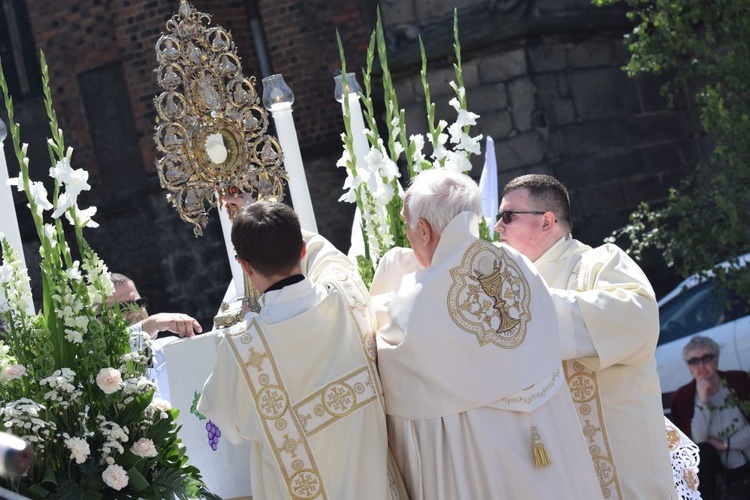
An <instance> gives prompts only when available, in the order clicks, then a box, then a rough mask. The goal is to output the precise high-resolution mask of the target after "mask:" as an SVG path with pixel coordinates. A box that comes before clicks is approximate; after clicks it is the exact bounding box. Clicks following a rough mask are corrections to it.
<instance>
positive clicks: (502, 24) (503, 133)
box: [382, 0, 701, 292]
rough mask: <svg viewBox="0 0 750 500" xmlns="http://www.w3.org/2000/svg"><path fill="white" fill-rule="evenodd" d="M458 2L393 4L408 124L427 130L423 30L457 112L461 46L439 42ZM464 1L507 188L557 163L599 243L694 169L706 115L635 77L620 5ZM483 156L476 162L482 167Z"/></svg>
mask: <svg viewBox="0 0 750 500" xmlns="http://www.w3.org/2000/svg"><path fill="white" fill-rule="evenodd" d="M452 5H454V4H453V3H451V2H445V1H441V0H435V1H425V2H421V1H413V2H400V1H393V2H384V3H383V4H382V8H383V17H384V19H387V20H389V22H390V23H391V24H390V25H389V33H390V38H389V39H390V40H391V41H392V43H393V44H394V47H393V48H392V51H393V52H394V53H398V54H399V59H398V60H397V64H398V65H399V66H398V67H397V68H395V69H394V68H391V69H392V71H394V73H395V76H394V81H395V82H396V86H397V93H398V95H399V104H400V105H401V106H403V107H404V108H405V109H406V114H407V130H408V133H409V134H411V133H425V132H426V130H427V125H426V118H425V112H424V109H425V105H424V92H423V90H422V83H421V80H420V77H419V74H418V65H417V64H418V56H417V54H416V53H415V51H414V48H413V47H414V46H415V45H416V44H417V42H416V41H415V40H413V37H414V35H415V34H416V33H421V35H422V37H423V39H424V40H425V46H426V48H427V51H428V54H429V53H430V52H431V56H430V58H429V59H430V60H429V66H428V80H429V82H430V85H431V94H432V98H433V101H435V103H436V109H437V115H438V118H443V119H445V120H446V121H448V123H451V122H453V121H455V117H456V113H455V111H454V110H453V109H452V108H451V107H450V106H448V104H447V102H448V100H449V99H450V98H452V97H453V96H454V94H453V90H452V89H451V88H450V87H449V86H448V82H450V81H451V80H455V76H454V71H453V69H452V66H451V64H452V62H453V54H452V52H449V51H450V50H451V48H450V46H449V45H448V47H444V48H443V50H442V52H441V51H440V50H439V49H438V48H437V47H435V44H433V43H432V40H439V41H440V42H441V43H442V44H443V45H447V43H446V42H449V41H450V40H449V38H450V35H451V25H452ZM462 5H463V6H465V7H464V8H463V10H460V11H459V25H460V28H459V31H460V35H461V40H462V48H463V57H462V62H463V77H464V82H465V86H466V89H467V96H468V104H469V109H470V110H471V111H473V112H475V113H477V114H479V115H480V118H479V119H478V122H477V127H476V131H477V132H479V133H482V134H484V135H485V136H491V137H492V138H493V139H494V141H495V152H496V157H497V158H496V159H497V164H498V171H499V176H498V177H499V188H500V191H502V188H503V186H504V185H505V184H506V183H507V182H508V181H509V180H510V179H512V178H513V177H516V176H518V175H522V174H526V173H547V174H551V175H554V176H555V177H557V178H558V179H560V180H561V181H563V182H564V183H565V184H566V185H567V186H568V188H569V190H570V193H571V204H572V212H573V224H574V234H575V235H576V236H577V237H578V238H579V239H581V240H582V241H584V242H586V243H589V244H591V245H599V244H601V243H602V240H603V238H604V237H606V236H608V235H610V233H611V232H612V231H613V230H614V229H616V228H619V227H621V226H623V225H624V224H625V223H626V222H627V216H628V214H629V213H630V212H632V211H633V210H634V209H635V208H636V207H637V206H638V204H639V203H640V202H643V201H646V202H649V203H659V202H663V201H664V200H665V198H666V195H667V193H668V191H669V188H670V187H672V186H676V185H677V183H678V182H679V180H680V179H682V178H684V177H685V175H687V174H689V173H690V172H691V171H692V170H693V168H694V166H695V164H696V162H697V161H698V158H699V150H700V141H701V133H700V130H701V129H700V126H699V123H698V120H697V118H696V116H694V113H693V112H692V110H691V109H689V107H688V104H689V103H685V102H684V101H677V103H676V106H675V107H674V108H672V109H670V108H667V105H666V100H665V98H663V97H662V96H660V95H659V88H660V86H661V83H663V82H661V81H659V80H657V79H654V78H653V77H647V78H643V77H641V78H635V79H634V78H628V76H627V75H626V74H625V72H624V71H623V70H622V69H621V68H622V66H623V65H624V64H625V63H626V62H627V60H628V57H629V55H628V53H627V50H626V48H625V46H624V44H623V38H622V34H623V33H624V32H625V31H626V29H627V27H628V26H627V23H626V22H625V18H624V16H623V14H622V13H621V12H620V11H618V10H615V9H598V8H595V7H592V6H591V5H590V4H589V2H588V1H574V0H566V1H553V0H537V1H525V2H522V1H516V2H505V3H502V4H499V3H496V2H463V3H462ZM509 18H510V20H509ZM592 18H596V19H597V20H598V22H597V23H594V22H592V21H591V20H592ZM511 24H512V25H513V26H514V27H509V25H511ZM431 49H432V50H431ZM483 146H484V145H483ZM483 160H484V158H483V156H482V157H478V158H475V160H474V162H473V164H474V169H473V171H472V175H473V176H475V178H478V177H479V175H480V173H481V166H482V164H483ZM645 268H646V270H647V272H648V273H649V274H650V276H651V277H652V280H654V281H655V285H656V287H657V289H659V290H660V291H662V292H663V291H664V290H666V289H669V288H670V287H671V286H673V283H674V280H675V277H674V276H673V275H672V273H671V272H668V271H666V270H665V269H664V264H663V262H660V261H655V262H647V263H646V264H645Z"/></svg>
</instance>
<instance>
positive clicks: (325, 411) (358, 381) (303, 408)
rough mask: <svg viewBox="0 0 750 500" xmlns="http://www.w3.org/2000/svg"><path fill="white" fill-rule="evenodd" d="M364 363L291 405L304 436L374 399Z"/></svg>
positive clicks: (314, 432) (373, 390)
mask: <svg viewBox="0 0 750 500" xmlns="http://www.w3.org/2000/svg"><path fill="white" fill-rule="evenodd" d="M377 397H378V396H377V394H376V393H375V387H374V385H373V383H372V379H371V377H370V372H369V370H368V367H367V366H362V367H361V368H358V369H356V370H354V371H353V372H352V373H349V374H347V375H344V376H343V377H341V378H339V379H338V380H334V381H333V382H331V383H329V384H328V385H326V386H325V387H323V388H322V389H320V390H318V391H316V392H314V393H312V394H310V395H309V396H308V397H306V398H305V399H303V400H302V401H300V402H299V403H297V404H295V405H294V412H295V413H296V414H297V418H298V419H299V421H300V422H301V424H302V428H303V429H304V430H305V434H306V435H307V436H313V435H315V434H316V433H317V432H319V431H321V430H323V429H325V428H326V427H328V426H329V425H331V424H332V423H334V422H336V421H337V420H339V419H342V418H344V417H346V416H347V415H349V414H351V413H352V412H354V411H356V410H358V409H360V408H362V407H364V406H366V405H368V404H369V403H372V402H373V401H375V400H376V399H377Z"/></svg>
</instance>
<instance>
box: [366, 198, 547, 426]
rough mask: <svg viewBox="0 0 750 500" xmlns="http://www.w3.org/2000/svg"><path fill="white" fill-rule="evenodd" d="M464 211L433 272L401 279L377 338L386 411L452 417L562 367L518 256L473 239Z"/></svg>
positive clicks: (443, 240) (533, 279) (543, 394)
mask: <svg viewBox="0 0 750 500" xmlns="http://www.w3.org/2000/svg"><path fill="white" fill-rule="evenodd" d="M477 221H478V218H477V216H476V215H474V214H472V213H470V212H463V213H461V214H459V215H457V216H456V217H455V218H454V219H453V220H452V221H451V222H450V223H449V224H448V225H447V226H446V228H445V230H443V232H442V234H441V236H440V241H439V243H438V246H437V248H436V249H435V253H434V254H433V257H432V262H431V265H430V267H428V268H426V269H421V270H419V271H417V272H416V273H411V274H407V275H406V276H404V278H403V280H402V282H401V288H400V289H399V291H398V292H397V294H396V296H395V297H394V299H393V302H392V303H391V305H390V307H389V309H388V314H389V317H390V322H389V323H388V324H386V325H385V326H384V327H383V328H381V329H380V330H379V331H378V364H379V367H380V374H381V379H382V382H383V390H384V393H385V399H386V412H387V413H388V414H390V415H395V416H398V417H401V418H405V419H409V420H421V419H429V418H438V417H443V416H447V415H453V414H457V413H461V412H464V411H469V410H473V409H476V408H481V407H485V406H489V405H492V404H493V403H495V402H497V401H500V400H502V399H503V398H511V397H513V396H514V395H516V394H518V393H520V392H522V391H523V390H524V389H528V388H529V387H530V386H532V385H535V384H542V385H541V386H540V387H541V388H540V389H539V390H538V391H534V392H533V394H534V397H533V398H532V397H529V398H526V399H525V401H526V402H527V403H528V405H529V406H530V407H531V405H533V404H538V401H536V399H539V398H542V399H543V400H546V399H547V398H549V397H550V396H551V395H552V394H554V388H555V386H556V385H555V384H552V385H551V386H550V387H549V388H548V389H545V387H547V386H548V385H549V384H545V383H543V382H544V381H549V380H550V375H551V374H553V373H554V372H555V371H556V370H557V369H558V368H559V366H560V355H559V344H558V343H559V340H558V325H557V316H556V313H555V309H554V305H553V303H552V298H551V296H550V295H549V291H548V290H547V288H546V286H545V284H544V282H543V280H542V279H541V277H540V276H539V274H538V273H537V272H536V270H535V269H534V268H533V266H532V265H531V263H530V261H529V260H528V259H526V258H524V257H523V256H522V255H521V254H519V253H518V252H516V251H515V250H513V249H512V248H510V247H508V246H507V245H501V246H500V247H495V246H494V245H492V244H491V243H489V242H486V241H483V240H480V239H479V238H478V237H477V233H478V231H477Z"/></svg>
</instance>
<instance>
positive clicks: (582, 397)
mask: <svg viewBox="0 0 750 500" xmlns="http://www.w3.org/2000/svg"><path fill="white" fill-rule="evenodd" d="M579 281H584V282H582V283H579ZM566 289H568V290H577V291H579V292H580V291H586V290H590V289H591V284H590V283H588V282H587V280H586V279H585V275H582V274H581V260H580V259H579V260H578V262H577V263H576V265H575V266H573V269H572V270H571V272H570V275H569V276H568V279H567V283H566ZM563 370H564V371H565V380H566V381H567V383H568V388H569V389H570V395H571V396H572V398H573V405H574V406H575V408H576V412H577V414H578V422H579V423H580V425H581V430H582V431H583V435H584V437H585V438H586V441H587V442H588V447H589V454H590V455H591V460H592V461H593V463H594V470H595V471H596V477H597V478H598V480H599V486H600V487H601V489H602V496H603V497H604V498H605V499H610V498H612V499H619V500H621V499H622V498H623V493H622V486H621V485H620V477H619V475H618V474H617V465H616V464H615V459H614V455H613V454H612V448H611V447H610V444H609V437H608V435H607V428H606V425H605V421H604V408H603V404H602V398H601V393H600V391H599V378H598V376H597V373H596V372H594V371H592V370H589V369H588V368H586V367H585V366H584V365H582V364H581V363H579V362H578V361H576V360H566V361H563Z"/></svg>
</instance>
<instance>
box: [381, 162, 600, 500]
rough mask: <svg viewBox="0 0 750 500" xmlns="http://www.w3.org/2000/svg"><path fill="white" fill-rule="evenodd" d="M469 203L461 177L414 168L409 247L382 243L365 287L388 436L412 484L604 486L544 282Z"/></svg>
mask: <svg viewBox="0 0 750 500" xmlns="http://www.w3.org/2000/svg"><path fill="white" fill-rule="evenodd" d="M480 216H481V194H480V192H479V189H478V187H477V185H476V183H475V182H474V181H472V180H471V179H470V178H469V177H467V176H465V175H463V174H459V173H456V172H451V171H447V170H430V171H426V172H422V173H421V174H419V175H418V176H417V177H416V178H415V180H414V182H413V184H412V185H411V187H410V188H409V189H408V190H407V192H406V195H405V199H404V218H405V222H406V226H407V227H406V234H407V237H408V239H409V242H410V243H411V246H412V249H413V254H412V253H411V251H408V250H404V249H394V250H391V251H390V252H389V253H387V254H386V255H385V256H384V257H383V259H381V262H380V263H379V266H378V270H377V272H376V276H375V279H374V281H373V285H372V288H371V294H372V295H373V300H374V301H376V302H377V303H378V304H379V307H380V311H379V317H378V321H379V324H378V326H379V330H378V339H377V342H378V364H379V371H380V374H381V379H382V383H383V390H384V395H385V404H386V414H387V418H388V427H389V443H390V446H391V448H392V449H393V452H394V455H395V458H396V461H397V463H398V465H399V468H400V469H401V473H402V474H403V477H404V481H405V483H406V486H407V489H408V490H409V493H410V496H411V498H412V499H415V500H419V499H431V500H433V499H434V500H441V499H446V500H447V499H456V498H477V499H478V498H481V499H519V498H523V499H534V498H540V499H542V498H560V499H583V498H585V499H596V498H602V492H601V489H600V487H599V484H598V481H597V477H596V474H595V472H594V468H593V467H592V466H591V459H590V458H589V451H588V449H587V446H586V442H585V439H584V436H583V434H582V433H581V431H580V427H579V424H578V419H577V417H576V412H575V409H574V407H573V402H572V400H571V396H570V392H569V390H568V387H567V385H566V384H565V377H564V374H563V372H562V365H561V360H560V354H559V352H560V351H559V345H558V338H559V334H558V324H557V315H556V313H555V309H554V305H553V303H552V299H551V297H550V294H549V291H548V290H547V287H546V285H545V283H544V281H543V280H542V278H541V277H540V276H539V274H538V273H537V272H536V271H535V270H534V268H533V266H532V265H531V263H530V262H529V261H528V260H527V259H526V258H525V257H523V256H522V255H521V254H519V253H518V252H516V251H515V250H513V249H512V248H510V247H508V246H505V245H501V246H500V247H499V248H498V247H496V246H494V245H492V244H491V243H489V242H486V241H483V240H481V239H479V237H478V222H479V218H480ZM414 257H415V258H416V259H414Z"/></svg>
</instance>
